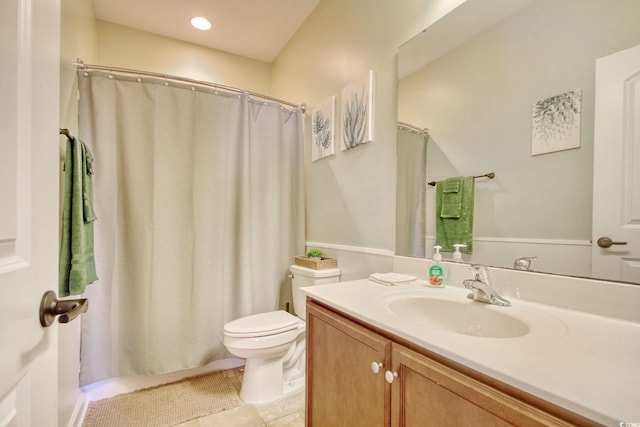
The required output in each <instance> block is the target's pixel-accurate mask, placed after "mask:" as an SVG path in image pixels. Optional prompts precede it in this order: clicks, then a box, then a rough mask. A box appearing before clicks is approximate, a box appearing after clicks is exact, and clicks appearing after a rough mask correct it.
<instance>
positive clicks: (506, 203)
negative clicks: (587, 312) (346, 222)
mask: <svg viewBox="0 0 640 427" xmlns="http://www.w3.org/2000/svg"><path fill="white" fill-rule="evenodd" d="M483 1H487V0H467V1H466V2H464V3H463V4H462V5H461V6H459V7H458V9H455V10H454V11H452V12H451V13H450V14H449V15H447V16H445V17H443V18H442V20H440V21H438V22H437V23H436V24H437V26H438V28H437V32H435V31H434V36H433V37H431V38H430V28H431V27H430V28H427V29H426V30H425V31H424V32H423V33H421V34H420V35H419V37H416V38H415V39H412V40H411V41H409V42H408V43H406V44H405V45H403V46H402V47H401V49H400V52H399V55H398V58H399V64H398V66H399V79H400V80H399V84H398V94H399V99H398V120H399V121H401V122H405V123H411V124H412V125H413V126H415V127H418V128H428V129H429V134H430V137H429V143H428V144H427V152H426V158H427V165H426V174H425V176H424V177H423V181H422V182H423V183H426V182H428V181H440V180H443V179H446V178H449V177H454V176H471V175H482V174H485V173H487V172H495V174H496V177H495V179H493V180H489V179H478V180H476V187H475V212H474V218H475V221H474V245H473V246H474V250H473V253H472V254H469V255H464V260H465V262H473V263H479V264H485V265H491V266H498V267H506V268H513V267H514V263H515V261H516V259H518V258H522V257H536V259H533V260H532V261H531V264H530V268H531V270H534V271H542V272H550V273H556V274H567V275H575V276H587V277H592V276H594V277H597V278H603V279H613V280H625V281H632V282H636V281H637V280H633V278H632V277H631V278H630V277H629V276H608V275H604V274H603V273H599V272H597V271H594V272H592V268H591V265H592V255H593V256H601V255H602V254H603V253H604V254H605V256H611V254H612V253H613V254H614V255H620V254H622V255H625V256H627V258H629V257H633V255H632V254H629V253H625V252H624V251H625V250H628V248H622V247H618V248H615V251H613V252H612V251H609V252H605V251H602V250H599V249H598V248H595V249H594V250H593V251H592V245H591V240H592V239H593V238H594V236H592V209H593V208H594V207H595V206H597V200H596V201H594V200H593V196H592V194H593V193H592V192H593V184H592V182H593V162H594V115H595V90H596V88H595V74H596V73H595V68H596V67H595V64H596V60H597V59H598V58H601V57H604V56H607V55H611V54H613V53H615V52H619V51H621V50H624V49H627V48H629V47H632V46H635V45H637V44H640V25H637V17H638V16H640V2H638V1H637V0H613V1H607V2H604V1H602V0H562V1H558V0H536V1H532V2H528V4H525V5H524V6H523V8H522V9H520V10H517V11H515V12H513V13H512V14H511V15H509V16H507V17H504V16H503V17H502V18H501V19H502V20H501V21H500V22H497V23H495V25H493V23H492V26H491V27H490V28H488V29H485V30H484V31H481V32H479V33H477V34H475V35H474V36H473V37H472V38H470V39H468V40H466V41H463V42H461V43H460V44H459V45H458V46H456V47H453V48H452V49H451V50H449V51H448V52H445V53H443V54H442V55H441V56H439V57H437V58H430V59H429V62H428V63H426V64H424V65H421V66H420V67H414V68H413V69H410V70H409V71H408V72H403V71H402V70H406V69H407V67H404V66H403V63H402V61H403V58H404V57H403V55H402V52H403V50H404V49H407V50H408V49H411V50H413V51H415V50H416V49H423V50H431V46H438V45H439V44H440V42H441V40H442V39H443V37H446V32H443V31H444V29H446V30H447V31H450V32H451V33H452V34H454V33H455V32H456V28H460V23H459V20H458V21H456V19H455V18H456V14H457V13H458V14H461V13H463V12H464V11H463V10H462V9H464V8H465V7H471V6H470V5H475V7H477V5H478V4H480V3H482V2H483ZM494 3H495V2H494ZM448 20H450V21H451V25H449V26H448V25H447V21H448ZM435 33H437V36H436V34H435ZM416 44H417V46H416ZM577 90H579V91H581V105H580V106H579V107H580V109H581V110H580V112H581V123H580V127H579V130H578V131H579V146H578V147H576V148H572V149H566V150H559V151H554V150H553V149H550V150H549V152H547V153H544V154H536V155H533V154H532V111H533V106H534V105H535V104H536V103H538V102H539V101H542V100H546V99H548V98H550V97H554V96H556V95H560V94H565V93H568V92H571V91H577ZM404 162H406V159H405V160H403V159H401V158H400V157H399V164H398V171H399V173H402V172H403V171H404V170H405V164H404ZM398 179H399V181H398V182H399V183H400V178H398ZM423 188H426V190H425V196H426V225H425V234H424V236H426V237H425V246H426V253H425V255H426V257H430V256H431V254H432V247H433V245H434V241H435V215H436V213H435V199H434V197H435V189H434V187H429V186H423ZM406 191H407V189H405V192H406ZM400 196H402V197H403V198H405V199H406V198H407V196H406V194H401V192H400V190H399V197H400ZM404 203H405V202H404V200H400V199H399V200H398V205H399V206H398V210H399V211H400V210H401V205H403V204H404ZM404 218H405V217H404V216H398V223H399V224H398V226H397V228H398V229H401V228H403V227H404V225H403V224H400V223H401V222H403V221H405V219H404ZM598 237H599V236H595V239H594V240H597V238H598ZM611 237H613V238H614V239H615V238H616V236H611ZM401 239H405V240H406V238H405V237H404V236H403V235H402V234H401V233H398V243H401V242H400V240H401ZM407 248H408V246H407V244H406V242H404V243H402V244H397V249H396V253H397V254H398V255H405V256H420V255H415V254H411V253H410V252H408V249H407ZM592 252H593V254H592ZM447 255H448V256H447ZM450 257H451V255H450V254H445V256H444V258H445V259H450ZM638 258H640V256H639V257H638ZM619 270H623V268H622V267H620V268H619Z"/></svg>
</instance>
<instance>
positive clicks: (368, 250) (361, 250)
mask: <svg viewBox="0 0 640 427" xmlns="http://www.w3.org/2000/svg"><path fill="white" fill-rule="evenodd" d="M305 245H306V246H307V247H314V248H322V249H335V250H338V251H349V252H359V253H363V254H371V255H382V256H395V252H394V251H390V250H388V249H376V248H362V247H360V246H347V245H336V244H334V243H319V242H306V243H305Z"/></svg>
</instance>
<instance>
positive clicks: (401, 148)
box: [396, 125, 427, 258]
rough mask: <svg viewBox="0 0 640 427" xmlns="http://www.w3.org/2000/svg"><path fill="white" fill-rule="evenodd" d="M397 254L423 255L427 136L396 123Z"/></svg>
mask: <svg viewBox="0 0 640 427" xmlns="http://www.w3.org/2000/svg"><path fill="white" fill-rule="evenodd" d="M397 157H398V159H397V160H398V165H397V168H398V172H397V173H398V180H397V189H396V193H397V195H396V255H401V256H410V257H418V258H424V257H425V233H426V230H425V222H426V202H425V198H426V192H425V191H426V177H427V137H426V135H425V133H424V132H417V131H414V130H412V129H409V128H407V127H404V126H401V125H398V133H397Z"/></svg>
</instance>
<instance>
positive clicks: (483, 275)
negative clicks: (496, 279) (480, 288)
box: [469, 264, 489, 282]
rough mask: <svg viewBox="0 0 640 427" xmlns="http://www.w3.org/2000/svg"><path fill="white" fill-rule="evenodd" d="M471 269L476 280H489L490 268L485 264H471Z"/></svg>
mask: <svg viewBox="0 0 640 427" xmlns="http://www.w3.org/2000/svg"><path fill="white" fill-rule="evenodd" d="M469 269H470V270H471V272H472V273H473V278H474V279H475V280H479V281H481V282H486V281H488V280H489V270H487V267H485V266H484V265H479V264H472V265H470V266H469Z"/></svg>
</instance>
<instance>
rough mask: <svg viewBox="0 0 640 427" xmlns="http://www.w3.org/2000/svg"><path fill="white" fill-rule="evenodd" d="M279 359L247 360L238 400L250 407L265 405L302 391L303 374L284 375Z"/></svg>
mask: <svg viewBox="0 0 640 427" xmlns="http://www.w3.org/2000/svg"><path fill="white" fill-rule="evenodd" d="M285 377H288V378H289V379H285V380H283V374H282V360H281V359H271V360H265V359H247V362H246V364H245V367H244V376H243V378H242V388H241V389H240V399H242V401H243V402H245V403H248V404H251V405H257V406H260V405H267V404H269V403H273V402H275V401H277V400H280V399H283V398H285V397H287V396H290V395H292V394H295V393H298V392H301V391H303V390H304V383H305V378H304V373H295V374H293V375H291V374H290V375H285Z"/></svg>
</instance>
